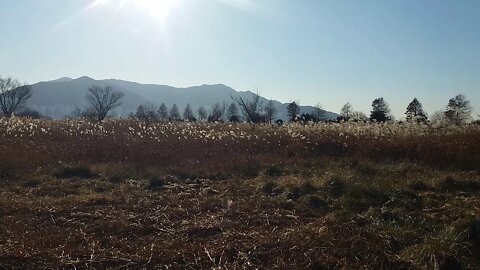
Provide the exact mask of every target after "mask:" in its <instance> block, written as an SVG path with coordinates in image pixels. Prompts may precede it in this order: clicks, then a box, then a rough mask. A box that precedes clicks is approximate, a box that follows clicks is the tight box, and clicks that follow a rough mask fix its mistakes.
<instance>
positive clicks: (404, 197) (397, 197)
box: [385, 190, 422, 210]
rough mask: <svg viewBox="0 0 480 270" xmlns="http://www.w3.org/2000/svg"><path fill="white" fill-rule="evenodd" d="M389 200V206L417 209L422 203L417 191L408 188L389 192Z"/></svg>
mask: <svg viewBox="0 0 480 270" xmlns="http://www.w3.org/2000/svg"><path fill="white" fill-rule="evenodd" d="M388 197H389V201H388V202H386V203H385V205H387V206H389V207H396V208H405V209H407V210H416V209H418V208H419V207H421V205H422V199H421V198H420V196H418V195H417V194H416V193H413V192H411V191H408V190H397V191H394V192H389V193H388Z"/></svg>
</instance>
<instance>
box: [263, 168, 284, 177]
mask: <svg viewBox="0 0 480 270" xmlns="http://www.w3.org/2000/svg"><path fill="white" fill-rule="evenodd" d="M267 175H268V176H271V177H279V176H282V175H283V170H282V168H280V167H279V166H277V165H273V166H270V167H269V168H268V169H267Z"/></svg>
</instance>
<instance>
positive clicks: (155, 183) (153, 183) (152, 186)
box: [147, 177, 165, 191]
mask: <svg viewBox="0 0 480 270" xmlns="http://www.w3.org/2000/svg"><path fill="white" fill-rule="evenodd" d="M163 186H165V180H163V179H161V178H158V177H151V178H150V179H148V186H147V189H149V190H151V191H157V190H160V189H161V188H162V187H163Z"/></svg>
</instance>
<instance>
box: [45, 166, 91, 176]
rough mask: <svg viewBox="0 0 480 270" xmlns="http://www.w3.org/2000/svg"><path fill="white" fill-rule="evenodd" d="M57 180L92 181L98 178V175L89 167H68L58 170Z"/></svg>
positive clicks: (56, 173)
mask: <svg viewBox="0 0 480 270" xmlns="http://www.w3.org/2000/svg"><path fill="white" fill-rule="evenodd" d="M53 175H54V176H55V177H57V178H64V179H68V178H83V179H91V178H95V177H97V174H95V173H94V172H92V170H90V168H89V167H87V166H84V165H78V166H67V167H63V168H60V169H58V170H57V171H56V172H55V173H54V174H53Z"/></svg>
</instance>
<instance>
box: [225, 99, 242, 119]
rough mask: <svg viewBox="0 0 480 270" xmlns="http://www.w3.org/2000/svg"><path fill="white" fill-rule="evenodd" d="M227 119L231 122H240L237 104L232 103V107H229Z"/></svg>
mask: <svg viewBox="0 0 480 270" xmlns="http://www.w3.org/2000/svg"><path fill="white" fill-rule="evenodd" d="M227 118H228V120H229V121H230V122H239V121H240V117H239V112H238V107H237V105H236V104H235V102H232V103H231V104H230V106H228V109H227Z"/></svg>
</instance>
